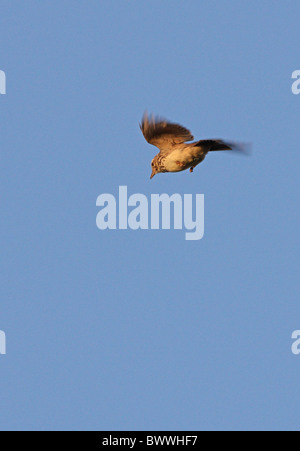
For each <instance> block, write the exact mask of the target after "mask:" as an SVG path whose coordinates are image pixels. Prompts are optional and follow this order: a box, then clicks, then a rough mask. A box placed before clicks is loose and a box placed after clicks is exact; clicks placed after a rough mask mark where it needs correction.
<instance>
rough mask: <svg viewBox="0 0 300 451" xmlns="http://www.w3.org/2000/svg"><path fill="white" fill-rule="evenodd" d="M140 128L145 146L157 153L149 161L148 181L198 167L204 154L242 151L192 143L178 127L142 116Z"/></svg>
mask: <svg viewBox="0 0 300 451" xmlns="http://www.w3.org/2000/svg"><path fill="white" fill-rule="evenodd" d="M140 128H141V130H142V132H143V135H144V137H145V139H146V141H148V143H150V144H153V145H154V146H156V147H158V148H159V150H160V152H159V153H158V154H157V155H156V156H155V157H154V158H153V160H152V163H151V166H152V174H151V177H150V178H151V179H152V177H154V176H155V174H158V173H159V172H180V171H184V170H185V169H188V168H190V172H193V169H194V168H195V166H197V165H198V164H199V163H201V162H202V161H203V160H204V158H205V157H206V155H207V154H208V152H212V151H217V150H244V149H243V146H242V145H237V144H232V143H225V142H224V141H222V140H221V139H204V140H200V141H195V142H192V143H187V141H192V140H193V139H194V137H193V136H192V134H191V132H190V131H189V130H187V129H186V128H185V127H182V126H181V125H179V124H173V123H171V122H168V121H166V120H164V119H160V118H155V117H154V116H151V117H149V116H148V114H147V113H145V114H144V116H143V119H142V123H141V124H140Z"/></svg>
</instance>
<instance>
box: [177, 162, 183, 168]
mask: <svg viewBox="0 0 300 451" xmlns="http://www.w3.org/2000/svg"><path fill="white" fill-rule="evenodd" d="M176 164H178V166H180V167H182V168H184V167H185V164H184V163H181V162H180V161H176Z"/></svg>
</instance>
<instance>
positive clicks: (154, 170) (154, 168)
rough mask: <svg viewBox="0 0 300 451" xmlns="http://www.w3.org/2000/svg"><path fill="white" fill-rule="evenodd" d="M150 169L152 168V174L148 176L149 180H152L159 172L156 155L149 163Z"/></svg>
mask: <svg viewBox="0 0 300 451" xmlns="http://www.w3.org/2000/svg"><path fill="white" fill-rule="evenodd" d="M151 168H152V174H151V175H150V179H152V178H153V177H154V176H155V174H158V173H159V172H161V171H160V169H159V164H158V158H157V155H156V157H154V158H153V160H152V162H151Z"/></svg>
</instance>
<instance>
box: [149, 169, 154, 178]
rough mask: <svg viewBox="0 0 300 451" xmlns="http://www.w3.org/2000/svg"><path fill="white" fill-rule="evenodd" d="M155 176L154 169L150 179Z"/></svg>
mask: <svg viewBox="0 0 300 451" xmlns="http://www.w3.org/2000/svg"><path fill="white" fill-rule="evenodd" d="M154 176H155V171H154V170H153V171H152V174H151V175H150V179H153V177H154Z"/></svg>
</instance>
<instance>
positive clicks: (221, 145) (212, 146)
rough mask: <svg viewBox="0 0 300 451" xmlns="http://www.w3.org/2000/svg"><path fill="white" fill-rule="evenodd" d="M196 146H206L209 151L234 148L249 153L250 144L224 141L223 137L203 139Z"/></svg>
mask: <svg viewBox="0 0 300 451" xmlns="http://www.w3.org/2000/svg"><path fill="white" fill-rule="evenodd" d="M195 146H197V147H204V148H206V149H207V151H208V152H217V151H220V150H234V151H237V152H246V153H248V150H249V145H246V144H243V143H232V142H227V143H226V142H224V141H223V140H222V139H201V140H200V141H198V142H196V144H195Z"/></svg>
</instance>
